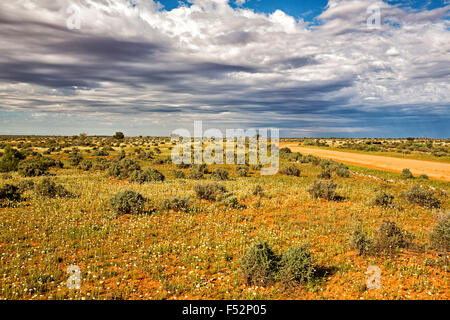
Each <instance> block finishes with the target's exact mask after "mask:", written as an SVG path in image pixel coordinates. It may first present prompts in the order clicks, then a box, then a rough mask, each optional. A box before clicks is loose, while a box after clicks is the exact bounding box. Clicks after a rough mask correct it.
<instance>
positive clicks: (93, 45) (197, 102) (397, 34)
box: [0, 0, 450, 137]
mask: <svg viewBox="0 0 450 320" xmlns="http://www.w3.org/2000/svg"><path fill="white" fill-rule="evenodd" d="M133 3H136V6H132V5H130V2H129V1H126V0H115V1H112V0H102V1H93V0H77V1H75V0H74V1H71V2H69V1H62V0H56V1H50V0H48V1H47V0H25V1H20V3H14V2H2V3H0V113H1V114H2V118H3V121H1V122H0V133H19V132H17V131H18V130H21V128H22V127H23V126H24V124H25V123H27V124H28V127H29V128H30V127H32V128H34V129H35V132H24V133H28V134H31V133H35V134H40V133H57V132H55V131H56V129H55V128H56V126H53V127H52V128H53V129H52V130H49V127H50V126H52V123H54V122H56V121H58V122H61V117H65V120H64V121H67V122H69V121H72V122H73V123H72V124H70V125H68V126H66V130H69V131H71V132H72V133H77V132H81V131H87V132H88V133H92V134H100V133H103V132H104V131H107V130H110V128H112V127H114V128H115V129H122V130H123V131H125V132H128V133H129V134H145V135H147V134H155V135H158V134H160V135H163V134H164V135H169V134H170V131H171V130H173V129H175V128H178V127H188V126H189V123H191V122H192V121H194V120H203V121H204V122H205V123H207V124H206V126H210V127H219V128H229V127H233V126H236V127H241V128H242V127H243V128H250V127H279V128H281V129H282V134H283V135H285V136H286V135H296V136H309V135H314V136H347V135H348V136H358V135H361V136H386V135H397V136H398V135H428V136H440V137H448V136H449V133H450V131H449V126H448V123H449V120H450V118H449V115H448V114H449V113H450V112H449V111H450V108H449V107H450V81H449V80H450V79H449V78H450V31H449V26H450V23H449V20H448V11H449V8H450V6H447V7H445V8H438V9H434V10H425V11H423V10H422V11H420V10H413V9H405V8H400V7H398V6H394V5H389V4H387V3H384V2H382V1H375V2H374V1H366V0H354V1H338V0H332V1H329V3H328V6H327V8H326V9H325V11H324V12H322V14H321V15H319V16H318V17H317V21H318V23H315V24H311V23H308V22H305V21H303V20H301V19H295V18H293V17H291V16H289V15H287V14H285V13H284V12H282V11H279V10H278V11H275V12H274V13H272V14H262V13H255V12H254V11H251V10H249V9H245V8H243V7H238V8H233V7H231V6H230V5H229V3H228V1H226V0H192V4H191V5H190V6H180V7H179V8H176V9H173V10H170V11H167V10H164V8H162V7H161V5H159V4H158V3H156V2H153V1H151V0H146V1H143V0H142V1H138V0H136V1H133ZM374 4H375V5H377V6H378V7H379V8H380V13H381V26H380V28H379V29H372V28H368V27H367V23H366V21H367V18H368V16H369V15H370V13H369V12H368V11H367V9H368V8H369V7H371V6H373V5H374ZM71 6H72V7H71ZM74 6H75V7H74ZM69 8H72V9H73V8H78V9H79V16H76V17H79V18H80V29H79V30H78V29H73V30H71V29H70V28H68V27H67V22H68V19H73V18H74V11H73V10H72V11H71V10H68V9H69ZM75 13H76V12H75ZM393 21H394V22H395V23H392V22H393ZM38 114H39V115H43V117H42V116H39V117H37V116H36V115H38ZM70 119H72V120H70ZM75 119H76V120H75ZM77 123H78V124H79V127H77ZM80 123H82V124H80ZM94 123H95V124H94ZM446 123H447V125H446ZM18 124H19V125H18ZM20 124H22V127H21V125H20ZM83 125H84V127H83ZM400 129H401V130H403V131H401V130H400ZM29 131H30V130H29ZM31 131H32V130H31ZM283 132H284V133H283ZM65 133H67V131H65V132H61V134H65Z"/></svg>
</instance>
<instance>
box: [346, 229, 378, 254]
mask: <svg viewBox="0 0 450 320" xmlns="http://www.w3.org/2000/svg"><path fill="white" fill-rule="evenodd" d="M350 244H351V247H352V249H356V250H358V253H359V255H365V254H368V253H370V252H371V250H372V249H373V240H372V239H370V238H369V237H368V236H367V233H366V232H364V230H363V229H362V226H361V222H360V221H358V222H356V223H355V224H354V226H353V230H352V235H351V238H350Z"/></svg>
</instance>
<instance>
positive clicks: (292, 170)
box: [280, 165, 301, 177]
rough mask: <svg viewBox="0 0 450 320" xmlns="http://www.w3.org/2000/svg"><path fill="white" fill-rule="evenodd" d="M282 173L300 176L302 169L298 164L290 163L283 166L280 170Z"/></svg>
mask: <svg viewBox="0 0 450 320" xmlns="http://www.w3.org/2000/svg"><path fill="white" fill-rule="evenodd" d="M280 173H281V174H284V175H287V176H294V177H299V176H300V173H301V171H300V169H299V168H298V167H297V166H295V165H288V166H285V167H283V168H282V169H281V170H280Z"/></svg>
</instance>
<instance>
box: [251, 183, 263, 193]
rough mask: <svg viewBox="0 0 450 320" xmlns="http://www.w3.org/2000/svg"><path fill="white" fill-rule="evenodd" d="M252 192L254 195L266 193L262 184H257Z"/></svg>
mask: <svg viewBox="0 0 450 320" xmlns="http://www.w3.org/2000/svg"><path fill="white" fill-rule="evenodd" d="M252 194H253V195H254V196H263V195H264V189H263V187H262V186H261V185H259V184H257V185H256V186H255V188H254V189H253V192H252Z"/></svg>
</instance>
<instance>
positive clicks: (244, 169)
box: [236, 165, 250, 177]
mask: <svg viewBox="0 0 450 320" xmlns="http://www.w3.org/2000/svg"><path fill="white" fill-rule="evenodd" d="M249 169H250V168H249V166H247V165H238V166H236V173H237V175H238V176H239V177H246V176H247V175H248V172H249Z"/></svg>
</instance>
